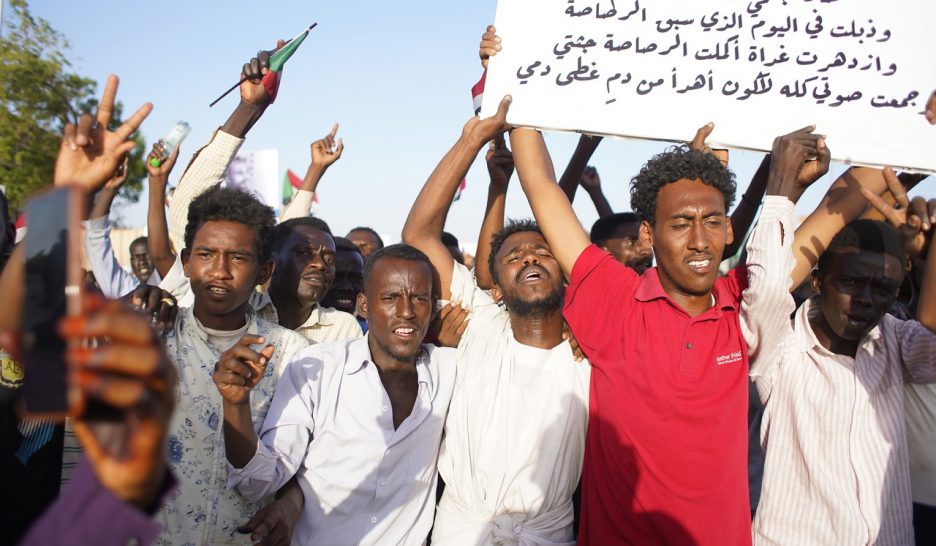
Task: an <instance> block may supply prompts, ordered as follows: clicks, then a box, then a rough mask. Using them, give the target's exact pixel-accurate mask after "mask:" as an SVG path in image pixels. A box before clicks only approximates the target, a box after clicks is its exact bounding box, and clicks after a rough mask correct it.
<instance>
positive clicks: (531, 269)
mask: <svg viewBox="0 0 936 546" xmlns="http://www.w3.org/2000/svg"><path fill="white" fill-rule="evenodd" d="M548 276H549V273H547V272H546V270H545V269H543V268H542V267H540V266H538V265H535V264H534V265H528V266H526V267H524V268H523V269H521V270H520V272H519V273H517V277H516V280H517V283H518V284H528V283H535V282H539V281H541V280H544V279H545V278H546V277H548Z"/></svg>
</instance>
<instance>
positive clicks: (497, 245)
mask: <svg viewBox="0 0 936 546" xmlns="http://www.w3.org/2000/svg"><path fill="white" fill-rule="evenodd" d="M523 231H534V232H536V233H539V234H540V235H542V234H543V232H542V230H540V227H539V224H537V223H536V220H533V219H532V218H523V219H520V220H513V219H511V220H507V225H505V226H504V227H503V228H501V230H500V231H498V232H497V233H495V234H494V235H493V236H491V254H489V255H488V270H489V271H490V273H491V279H492V280H493V281H494V284H497V268H495V267H494V265H495V264H496V263H497V253H498V252H500V249H501V247H502V246H504V241H506V240H507V238H508V237H510V236H511V235H513V234H514V233H520V232H523Z"/></svg>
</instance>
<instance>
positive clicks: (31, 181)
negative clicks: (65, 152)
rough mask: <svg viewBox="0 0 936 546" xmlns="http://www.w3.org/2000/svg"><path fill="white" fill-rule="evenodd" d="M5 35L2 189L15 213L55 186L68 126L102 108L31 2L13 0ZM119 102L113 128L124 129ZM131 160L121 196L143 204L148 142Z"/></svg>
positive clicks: (1, 42)
mask: <svg viewBox="0 0 936 546" xmlns="http://www.w3.org/2000/svg"><path fill="white" fill-rule="evenodd" d="M4 19H5V22H4V32H3V35H2V36H0V103H2V104H3V109H2V110H0V185H3V186H4V187H5V188H6V195H7V198H8V199H9V201H10V209H11V212H14V211H19V210H21V209H22V207H23V205H24V202H25V199H26V197H28V196H29V194H31V193H33V192H35V191H36V190H38V189H40V188H43V187H45V186H48V185H50V184H51V183H52V171H53V167H54V165H55V157H56V155H57V154H58V149H59V144H60V142H61V135H62V129H63V128H64V126H65V124H66V123H75V122H77V120H78V117H79V116H80V115H81V114H82V113H84V112H90V113H91V114H93V113H94V110H95V107H96V106H97V99H96V98H95V96H96V95H95V93H96V91H97V85H96V83H95V82H94V80H91V79H89V78H85V77H82V76H80V75H78V74H75V73H73V72H72V66H71V63H70V62H69V61H68V58H67V56H66V54H67V53H68V50H69V46H68V42H67V40H66V39H65V37H64V36H63V35H62V34H61V33H59V32H57V31H56V30H55V29H53V28H52V27H51V26H50V25H49V23H48V21H46V20H44V19H42V18H40V17H35V16H33V15H32V14H31V13H30V12H29V6H28V5H27V2H26V0H9V3H8V10H7V13H5V14H4ZM121 110H122V108H121V104H120V103H117V105H116V106H115V112H114V116H113V119H112V120H111V125H112V126H113V127H117V126H119V125H120V124H121V123H123V121H122V119H121ZM132 138H133V139H134V140H136V142H137V147H136V148H135V149H134V151H133V153H132V154H131V155H130V162H129V166H128V168H129V171H130V175H129V176H128V178H127V182H126V183H125V184H124V185H123V187H122V188H121V192H120V197H121V198H122V199H125V200H128V201H136V200H138V199H139V196H140V192H141V190H142V187H143V178H144V177H145V176H146V166H145V164H144V163H143V160H144V157H145V155H144V154H145V143H144V141H143V139H142V137H141V136H140V135H139V134H135V135H133V137H132Z"/></svg>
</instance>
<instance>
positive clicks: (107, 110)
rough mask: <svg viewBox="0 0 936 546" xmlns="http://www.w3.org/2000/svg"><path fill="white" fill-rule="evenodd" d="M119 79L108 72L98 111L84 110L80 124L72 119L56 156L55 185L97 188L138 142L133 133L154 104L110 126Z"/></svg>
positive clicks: (91, 189)
mask: <svg viewBox="0 0 936 546" xmlns="http://www.w3.org/2000/svg"><path fill="white" fill-rule="evenodd" d="M119 83H120V81H119V80H118V79H117V76H115V75H113V74H111V75H110V76H108V77H107V85H106V86H105V87H104V95H103V96H102V97H101V102H100V103H99V104H98V110H97V114H96V115H95V116H94V117H91V115H90V114H83V115H82V116H81V117H80V118H79V119H78V124H77V125H76V124H73V123H69V124H67V125H66V126H65V130H64V136H63V138H62V145H61V147H60V148H59V154H58V157H57V158H56V160H55V176H54V182H55V185H56V186H61V185H65V184H75V185H78V186H81V187H83V188H85V190H87V191H88V192H89V193H91V192H95V191H97V190H99V189H101V187H102V186H104V184H105V183H107V181H109V180H111V179H112V178H113V177H114V173H116V172H117V168H118V167H119V166H120V164H121V162H122V161H123V159H124V156H125V155H127V154H128V153H130V151H131V150H133V147H134V146H136V143H135V142H133V141H132V140H129V139H130V135H132V134H133V132H134V131H136V130H137V128H138V127H139V126H140V124H141V123H143V120H144V119H146V116H148V115H149V113H150V112H151V111H152V110H153V105H152V104H150V103H146V104H144V105H143V106H141V107H140V108H139V109H138V110H137V111H136V112H134V114H133V115H132V116H130V118H128V119H127V121H125V122H124V123H123V125H121V126H120V127H118V128H117V129H115V130H114V131H111V130H109V129H108V126H109V125H110V122H111V117H112V116H113V114H114V102H115V100H116V97H117V87H118V85H119Z"/></svg>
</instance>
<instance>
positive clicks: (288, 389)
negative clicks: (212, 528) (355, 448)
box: [228, 355, 323, 500]
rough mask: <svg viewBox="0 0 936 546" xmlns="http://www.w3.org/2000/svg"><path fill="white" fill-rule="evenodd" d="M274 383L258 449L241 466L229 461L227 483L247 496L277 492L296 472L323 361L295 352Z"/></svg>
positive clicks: (310, 424)
mask: <svg viewBox="0 0 936 546" xmlns="http://www.w3.org/2000/svg"><path fill="white" fill-rule="evenodd" d="M297 357H298V358H297V359H296V360H293V361H292V362H290V363H289V364H287V366H286V370H285V371H284V372H283V376H282V377H281V378H280V380H279V382H278V383H277V384H276V393H275V394H274V395H273V402H272V403H271V404H270V409H269V411H268V412H267V417H266V420H264V422H263V426H262V427H261V429H260V433H259V434H258V440H257V451H256V453H255V454H254V456H253V458H252V459H250V461H249V462H248V463H247V464H246V465H244V468H234V467H233V466H232V465H231V464H230V463H228V487H229V488H231V487H237V489H238V491H240V492H241V494H243V495H244V496H245V497H247V498H248V499H250V500H260V499H263V498H266V497H268V496H270V495H272V494H274V493H276V492H277V491H278V490H279V488H280V487H282V486H283V485H285V484H286V482H288V481H289V480H290V478H292V477H293V476H295V475H296V472H298V471H299V468H300V467H301V466H302V462H303V460H304V459H305V455H306V452H307V451H308V449H309V442H310V441H311V439H312V434H313V431H314V429H315V423H314V413H313V411H314V410H315V405H316V404H317V402H318V401H317V400H315V399H314V393H315V392H317V388H315V385H314V382H315V381H316V379H318V380H320V379H321V374H322V368H323V365H322V361H321V360H319V359H316V358H310V357H302V356H301V355H297Z"/></svg>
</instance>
